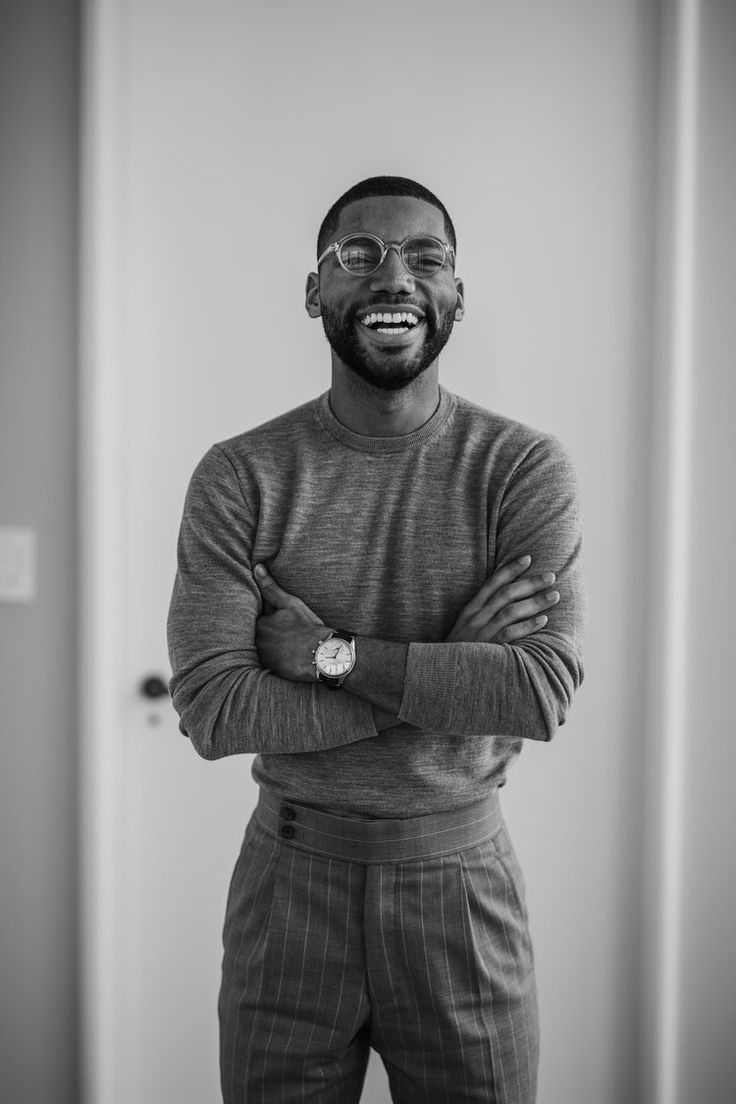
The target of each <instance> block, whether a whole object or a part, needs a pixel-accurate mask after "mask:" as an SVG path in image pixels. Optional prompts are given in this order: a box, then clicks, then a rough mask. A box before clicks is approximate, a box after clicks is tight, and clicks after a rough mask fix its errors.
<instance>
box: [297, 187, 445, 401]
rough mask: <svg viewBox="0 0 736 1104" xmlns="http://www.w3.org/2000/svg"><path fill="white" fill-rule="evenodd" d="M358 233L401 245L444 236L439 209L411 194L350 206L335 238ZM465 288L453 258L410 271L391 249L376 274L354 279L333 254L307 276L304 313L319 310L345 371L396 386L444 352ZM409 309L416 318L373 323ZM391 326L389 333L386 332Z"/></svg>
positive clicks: (381, 385) (380, 384) (383, 385)
mask: <svg viewBox="0 0 736 1104" xmlns="http://www.w3.org/2000/svg"><path fill="white" fill-rule="evenodd" d="M360 231H365V232H368V233H371V234H375V235H377V236H378V237H379V238H381V239H382V240H383V241H384V242H398V243H400V242H402V241H404V240H405V239H406V238H408V237H413V236H415V235H420V236H424V235H431V236H432V237H435V238H439V239H440V241H444V242H446V241H447V238H446V234H445V226H444V219H443V217H442V212H441V211H439V210H438V208H437V207H435V206H433V204H431V203H426V202H425V201H424V200H421V199H414V198H413V197H410V196H375V197H372V198H370V199H363V200H358V201H356V202H355V203H351V204H349V206H347V207H346V208H344V210H343V211H342V212H341V215H340V221H339V224H338V227H337V229H336V231H335V234H334V239H333V240H335V241H337V240H338V239H339V238H342V237H344V236H345V235H346V234H352V233H357V232H360ZM448 244H449V243H448ZM462 291H463V288H462V283H461V281H460V280H457V279H456V278H455V277H454V275H453V272H452V268H451V267H450V265H449V263H448V264H447V265H446V266H445V267H444V268H443V269H442V270H441V271H440V272H439V273H437V274H436V275H433V276H431V277H425V278H422V277H418V276H413V275H412V274H411V273H410V272H408V271H407V269H406V268H405V267H404V263H403V261H402V260H401V258H400V257H399V255H398V252H397V251H396V250H395V249H390V250H389V251H388V253H387V255H386V258H385V260H384V262H383V264H382V265H381V266H380V268H378V269H377V270H376V272H373V273H372V274H371V275H370V276H353V275H351V274H350V273H348V272H345V270H344V269H343V268H342V267H341V265H340V263H339V261H338V260H337V257H336V256H334V254H331V255H330V256H328V257H327V258H326V259H325V260H324V261H323V262H322V264H321V266H320V271H319V273H318V274H317V275H315V274H314V273H312V274H310V277H309V280H308V283H307V310H308V311H309V313H310V314H311V315H312V316H317V315H321V317H322V324H323V326H324V330H325V334H326V336H327V340H328V341H329V343H330V345H331V346H332V349H333V351H334V353H335V355H336V356H337V357H338V359H339V360H340V361H341V362H342V363H343V364H344V365H345V366H346V367H347V368H349V369H350V370H351V371H353V372H355V373H356V374H357V375H359V376H360V377H361V378H362V379H364V380H366V381H367V382H368V383H370V384H372V385H373V386H374V387H379V388H382V389H384V390H399V389H401V388H403V387H406V386H407V385H408V384H409V383H411V382H412V380H414V379H416V378H417V377H418V376H419V375H421V373H422V372H424V371H426V369H427V368H429V366H430V365H431V364H433V363H434V362H435V360H436V359H437V357H438V356H439V354H440V351H441V350H442V349H443V348H444V346H445V344H446V343H447V340H448V338H449V336H450V334H451V332H452V327H453V324H454V322H455V320H456V318H460V317H461V316H462V308H463V299H462ZM405 312H406V313H409V314H411V315H413V317H414V318H416V319H418V322H417V323H416V324H414V325H412V324H411V320H409V323H408V325H407V323H406V322H405V323H403V324H400V325H398V326H393V325H392V324H391V323H390V324H389V325H386V324H385V323H384V324H383V326H381V322H380V320H379V321H376V320H375V319H374V320H373V321H371V320H370V319H371V315H376V314H378V315H381V314H387V313H388V314H391V315H393V314H396V313H398V314H401V313H405ZM387 329H388V330H390V331H391V332H388V333H386V332H382V331H385V330H387ZM402 331H403V332H402Z"/></svg>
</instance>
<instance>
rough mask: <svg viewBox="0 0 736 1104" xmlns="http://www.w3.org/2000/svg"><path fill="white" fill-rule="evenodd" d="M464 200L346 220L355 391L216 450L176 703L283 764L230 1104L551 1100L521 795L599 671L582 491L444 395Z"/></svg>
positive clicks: (326, 295)
mask: <svg viewBox="0 0 736 1104" xmlns="http://www.w3.org/2000/svg"><path fill="white" fill-rule="evenodd" d="M455 259H456V240H455V231H454V228H453V225H452V222H451V219H450V216H449V215H448V213H447V211H446V210H445V208H444V206H443V205H442V204H441V202H440V201H439V200H438V199H437V197H436V196H434V195H433V194H432V193H431V192H429V191H428V190H427V189H426V188H424V187H422V186H421V185H419V184H417V183H415V182H413V181H410V180H406V179H404V178H402V177H375V178H371V179H369V180H366V181H362V182H361V183H360V184H358V185H356V186H355V187H354V188H351V189H350V191H348V192H347V193H345V195H343V196H342V197H341V198H340V199H339V200H338V201H337V202H336V203H335V204H334V205H333V207H332V208H331V209H330V211H329V212H328V214H327V216H326V217H325V220H324V222H323V224H322V227H321V230H320V233H319V238H318V246H317V265H316V270H315V271H314V272H312V273H310V274H309V276H308V279H307V291H306V307H307V311H308V313H309V314H310V316H311V317H313V318H321V319H322V323H323V326H324V330H325V334H326V336H327V339H328V341H329V344H330V346H331V368H332V371H331V386H330V390H329V392H326V393H325V394H323V395H321V396H320V397H319V398H317V399H315V400H313V401H312V402H309V403H307V404H305V405H304V406H302V407H299V408H298V409H296V410H293V411H290V412H289V413H286V414H284V415H282V416H280V417H278V418H276V419H275V420H274V421H272V422H269V423H268V424H267V425H264V426H260V427H258V428H256V429H253V430H249V431H248V432H246V433H243V434H241V435H240V436H238V437H235V438H232V439H231V440H228V441H224V442H222V443H220V444H218V445H215V446H213V448H212V449H210V450H209V452H208V453H207V454H206V456H205V457H204V458H203V460H202V461H201V462H200V464H199V465H198V467H197V470H196V471H195V473H194V475H193V477H192V481H191V484H190V488H189V492H188V495H187V501H186V504H185V509H184V518H183V521H182V527H181V534H180V541H179V567H178V572H177V578H176V582H175V586H174V593H173V597H172V602H171V610H170V615H169V646H170V654H171V661H172V668H173V678H172V684H171V686H172V696H173V701H174V705H175V706H176V708H177V710H178V711H179V713H180V716H181V729H182V731H183V732H184V733H185V734H186V735H187V736H189V737H190V739H191V740H192V743H193V744H194V746H195V747H196V749H197V750H198V751H199V753H200V754H201V755H203V756H204V757H205V758H217V757H219V756H223V755H232V754H238V753H242V752H255V753H256V758H255V760H254V763H253V774H254V777H255V779H256V780H257V782H258V784H259V786H260V798H259V803H258V807H257V809H256V811H255V814H254V815H253V817H252V818H251V820H250V822H249V824H248V827H247V830H246V834H245V839H244V842H243V846H242V850H241V853H240V857H239V860H238V863H237V865H236V868H235V872H234V874H233V879H232V883H231V887H230V893H229V897H228V902H227V910H226V919H225V931H224V945H225V955H224V960H223V975H222V988H221V993H220V1038H221V1078H222V1090H223V1097H224V1100H225V1101H226V1104H236V1102H237V1104H244V1102H246V1101H247V1102H248V1104H255V1102H260V1101H262V1102H264V1104H270V1102H272V1101H274V1100H279V1101H285V1102H286V1101H303V1100H315V1101H320V1102H323V1104H327V1102H331V1101H334V1102H335V1104H349V1102H352V1101H357V1100H358V1099H359V1097H360V1093H361V1088H362V1083H363V1078H364V1075H365V1067H366V1061H367V1056H368V1051H369V1048H370V1047H373V1048H374V1049H376V1050H377V1051H378V1052H379V1053H380V1055H381V1057H382V1059H383V1061H384V1064H385V1066H386V1070H387V1072H388V1076H389V1080H390V1084H391V1091H392V1095H393V1099H394V1100H395V1101H397V1102H401V1104H408V1102H409V1101H412V1102H415V1101H423V1102H432V1104H434V1102H439V1101H449V1102H461V1101H462V1102H465V1101H483V1102H489V1101H494V1102H497V1104H531V1102H532V1101H534V1099H535V1092H536V1070H537V1047H538V1031H537V1007H536V992H535V984H534V971H533V962H532V951H531V944H530V939H529V930H528V918H527V912H526V906H525V903H524V888H523V880H522V875H521V871H520V870H519V867H518V863H517V861H516V857H515V855H514V852H513V849H512V846H511V843H510V841H509V838H508V835H507V832H506V828H505V825H504V822H503V818H502V816H501V812H500V808H499V801H498V790H499V789H500V787H501V786H503V785H504V783H505V781H506V774H507V771H508V768H509V766H510V765H511V763H512V762H513V760H514V759H515V758H516V757H517V756H518V754H519V752H520V750H521V747H522V744H523V742H524V740H525V739H539V740H548V739H550V738H551V736H552V734H553V733H554V731H555V729H556V728H557V727H558V726H559V725H560V724H562V723H563V722H564V720H565V717H566V715H567V710H568V708H569V705H570V701H571V699H572V696H573V694H574V692H575V690H576V688H577V686H578V685H579V683H580V680H581V678H582V666H581V660H580V642H581V634H582V625H583V618H584V611H585V598H584V592H583V585H582V579H581V574H580V564H579V553H580V525H579V514H578V507H577V497H576V490H575V479H574V474H573V470H572V467H571V464H570V461H569V459H568V457H567V455H566V453H565V451H564V449H563V448H562V446H561V445H560V444H559V442H557V441H556V440H555V439H554V438H553V437H550V436H549V435H548V434H545V433H541V432H538V431H536V430H533V429H530V428H529V427H527V426H524V425H521V424H520V423H518V422H514V421H512V420H510V419H508V418H505V417H503V416H501V415H499V414H493V413H490V412H489V411H486V410H483V409H482V408H480V407H478V406H475V405H474V404H472V403H470V402H468V401H467V400H465V399H461V398H459V397H458V396H456V395H454V394H452V393H451V392H450V391H449V390H447V389H446V388H444V387H442V386H440V383H439V374H438V373H439V355H440V353H441V351H442V349H443V348H444V346H445V344H446V343H447V341H448V339H449V338H450V336H451V333H452V329H453V326H454V325H455V323H456V322H458V321H460V320H461V319H462V317H463V312H464V289H463V284H462V281H461V280H460V279H459V278H458V277H457V276H456V275H455Z"/></svg>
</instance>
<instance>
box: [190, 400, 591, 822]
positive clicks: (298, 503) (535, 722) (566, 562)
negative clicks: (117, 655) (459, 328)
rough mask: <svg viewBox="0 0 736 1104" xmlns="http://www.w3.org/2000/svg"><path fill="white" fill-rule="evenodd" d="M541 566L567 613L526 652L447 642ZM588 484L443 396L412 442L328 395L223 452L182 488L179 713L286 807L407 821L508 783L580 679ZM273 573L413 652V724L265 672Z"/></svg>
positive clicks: (341, 622) (543, 450)
mask: <svg viewBox="0 0 736 1104" xmlns="http://www.w3.org/2000/svg"><path fill="white" fill-rule="evenodd" d="M524 554H529V555H531V556H532V567H531V570H532V571H554V572H555V573H556V575H557V582H556V584H555V587H556V589H557V590H559V592H560V602H559V604H558V605H557V606H556V607H554V609H552V610H551V611H549V621H548V623H547V625H546V626H545V627H544V629H543V631H540V632H537V633H535V634H533V635H532V636H529V637H527V638H525V639H524V640H522V641H520V642H519V643H517V644H513V645H508V644H504V645H498V644H483V643H466V642H456V643H445V642H443V641H444V640H445V638H446V636H447V634H448V633H449V631H450V629H451V628H452V626H453V624H454V622H455V619H456V617H457V615H458V613H459V612H460V610H461V609H462V607H463V606H464V605H465V604H466V603H467V602H468V601H469V599H470V598H471V597H472V596H473V594H474V593H475V592H476V591H477V590H478V588H479V587H480V585H481V584H482V583H483V581H484V580H485V579H486V578H487V577H488V576H489V575H490V574H491V573H492V572H493V570H494V569H495V567H497V566H501V565H502V564H504V563H508V562H509V561H510V560H512V559H514V558H516V557H518V556H522V555H524ZM579 554H580V519H579V510H578V504H577V493H576V481H575V476H574V471H573V468H572V465H571V463H570V460H569V458H568V456H567V454H566V452H565V451H564V449H563V448H562V446H561V445H560V443H559V442H558V441H557V440H556V439H555V438H553V437H550V436H549V435H546V434H542V433H539V432H537V431H535V430H532V429H530V428H529V427H527V426H524V425H522V424H520V423H518V422H514V421H512V420H510V419H508V418H504V417H501V416H500V415H497V414H492V413H490V412H488V411H486V410H483V409H481V408H480V407H478V406H475V405H473V404H472V403H470V402H468V401H466V400H464V399H461V398H459V397H457V396H454V395H452V394H450V393H449V392H448V391H446V390H445V389H444V388H441V389H440V403H439V406H438V408H437V410H436V412H435V414H434V415H433V417H432V418H431V419H430V420H429V421H428V422H427V423H426V424H425V425H424V426H422V427H421V428H420V429H418V430H416V431H415V432H414V433H410V434H407V435H405V436H400V437H364V436H360V435H358V434H355V433H353V432H351V431H350V430H348V429H346V428H345V427H344V426H343V425H342V424H341V423H340V422H338V421H337V419H336V418H335V416H334V415H333V413H332V410H331V407H330V403H329V394H324V395H322V396H321V397H320V398H318V399H315V400H313V401H311V402H309V403H306V404H305V405H303V406H301V407H299V408H297V409H296V410H292V411H290V412H289V413H287V414H284V415H282V416H281V417H279V418H276V419H275V420H273V421H271V422H269V423H267V424H266V425H263V426H259V427H258V428H256V429H252V430H249V431H248V432H246V433H243V434H241V435H240V436H238V437H234V438H232V439H231V440H228V441H225V442H222V443H221V444H218V445H214V446H213V447H212V448H211V449H210V450H209V451H208V452H207V454H206V455H205V456H204V458H203V459H202V460H201V462H200V463H199V465H198V466H197V468H196V470H195V472H194V475H193V476H192V480H191V483H190V486H189V491H188V493H187V498H186V504H185V507H184V517H183V520H182V526H181V533H180V538H179V561H178V572H177V576H176V581H175V584H174V592H173V596H172V600H171V609H170V612H169V627H168V628H169V651H170V657H171V664H172V670H173V678H172V683H171V689H172V698H173V702H174V706H175V708H176V709H177V711H178V713H179V714H180V717H181V722H180V727H181V730H182V732H183V733H184V734H185V735H187V736H188V737H190V739H191V741H192V743H193V744H194V746H195V748H196V749H197V751H198V752H199V753H200V754H201V755H202V756H204V757H205V758H208V759H214V758H219V757H221V756H224V755H234V754H237V753H242V752H255V753H257V755H256V758H255V760H254V764H253V774H254V776H255V778H256V780H257V781H258V782H259V783H260V784H261V785H263V786H265V787H267V788H268V789H270V790H272V791H273V792H275V793H276V794H277V795H278V796H279V797H287V798H289V799H290V800H292V801H296V802H303V803H306V804H311V805H315V806H319V807H320V808H324V809H327V810H330V811H333V812H340V813H343V814H347V815H354V816H368V817H406V816H419V815H422V814H425V813H432V812H439V811H444V810H447V809H451V808H455V807H457V806H461V805H464V804H468V803H470V802H472V801H475V800H477V799H478V798H480V797H482V796H483V795H484V794H486V793H487V792H488V790H489V789H490V788H493V787H496V786H500V785H502V784H503V783H504V781H505V778H506V771H507V769H508V766H509V764H510V763H511V762H512V761H513V759H515V758H516V756H518V754H519V751H520V749H521V745H522V742H523V740H524V739H525V738H531V739H542V740H546V739H549V738H550V737H551V736H552V734H553V732H554V730H555V729H556V727H557V726H558V725H560V724H562V723H563V722H564V720H565V717H566V714H567V710H568V707H569V705H570V701H571V699H572V696H573V693H574V691H575V690H576V689H577V687H578V685H579V683H580V681H581V679H582V665H581V659H580V644H581V635H582V627H583V621H584V616H585V606H586V602H585V593H584V588H583V583H582V577H581V572H580V563H579ZM259 562H265V563H266V564H267V565H268V566H269V568H270V570H271V572H272V574H273V576H274V578H275V579H276V580H277V582H278V583H279V584H280V585H281V586H282V587H284V588H285V589H286V590H288V591H290V592H291V593H293V594H296V595H298V596H299V597H300V598H302V599H303V600H304V601H305V602H306V603H307V605H308V606H309V607H310V608H311V609H312V610H314V612H315V613H316V614H318V616H319V617H321V618H322V620H323V621H324V623H325V624H328V625H332V626H335V627H338V628H342V629H350V630H352V631H354V632H355V633H357V634H358V653H359V649H360V636H361V634H362V635H367V636H372V637H378V638H381V639H387V640H400V641H404V642H407V643H408V644H409V650H408V659H407V667H406V676H405V683H404V693H403V700H402V704H401V709H400V713H399V716H400V719H401V721H402V723H401V724H400V725H397V726H395V727H394V728H391V729H388V730H387V731H385V732H383V733H378V732H377V731H376V728H375V725H374V723H373V709H372V707H371V705H370V704H369V703H367V702H364V701H361V700H359V699H358V698H357V697H353V696H351V695H350V694H349V692H348V691H347V690H345V689H341V690H339V691H331V690H328V689H326V688H325V687H323V686H320V685H318V684H317V683H316V682H315V683H314V684H313V685H308V684H306V683H297V682H289V681H286V680H284V679H281V678H279V677H277V676H276V675H273V674H271V673H270V672H269V671H266V670H264V669H263V668H262V667H261V665H260V663H259V660H258V653H257V650H256V647H255V643H254V630H255V621H256V618H257V617H258V615H259V613H260V612H261V600H260V595H259V591H258V588H257V586H256V584H255V581H254V579H253V573H252V569H253V567H254V565H255V564H257V563H259Z"/></svg>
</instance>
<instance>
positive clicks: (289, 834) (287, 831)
mask: <svg viewBox="0 0 736 1104" xmlns="http://www.w3.org/2000/svg"><path fill="white" fill-rule="evenodd" d="M295 834H296V828H294V826H293V824H284V826H283V828H282V829H281V835H282V836H283V837H284V839H293V838H294V836H295Z"/></svg>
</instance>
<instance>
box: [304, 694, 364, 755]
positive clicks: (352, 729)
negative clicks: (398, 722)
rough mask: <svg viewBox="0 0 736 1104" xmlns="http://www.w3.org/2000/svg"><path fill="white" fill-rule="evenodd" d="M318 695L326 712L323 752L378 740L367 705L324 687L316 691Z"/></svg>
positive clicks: (357, 699)
mask: <svg viewBox="0 0 736 1104" xmlns="http://www.w3.org/2000/svg"><path fill="white" fill-rule="evenodd" d="M318 695H319V698H320V700H321V704H322V705H323V706H324V708H325V710H326V712H325V713H324V714H323V718H324V719H323V724H322V732H323V737H324V746H325V748H326V749H329V748H333V747H341V746H342V745H343V744H357V743H358V742H359V741H360V740H374V739H375V738H376V736H378V730H377V729H376V726H375V723H374V719H373V706H372V705H371V703H370V702H368V701H363V700H361V699H360V698H354V697H353V696H352V694H348V693H346V692H345V691H342V692H340V691H338V692H337V693H335V691H334V690H329V689H328V688H327V687H325V686H320V687H319V689H318Z"/></svg>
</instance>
